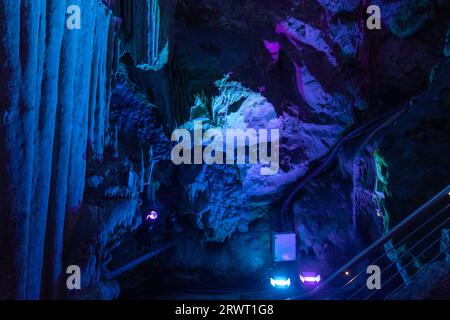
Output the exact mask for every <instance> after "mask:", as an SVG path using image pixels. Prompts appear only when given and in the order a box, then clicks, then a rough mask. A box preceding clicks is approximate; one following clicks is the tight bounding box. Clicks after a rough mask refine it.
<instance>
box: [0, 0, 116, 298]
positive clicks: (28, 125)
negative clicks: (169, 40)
mask: <svg viewBox="0 0 450 320" xmlns="http://www.w3.org/2000/svg"><path fill="white" fill-rule="evenodd" d="M70 4H76V5H79V6H80V7H81V8H82V13H83V24H82V26H83V27H82V29H81V30H69V29H67V28H66V23H65V19H66V9H67V2H66V1H61V0H22V1H17V0H4V1H1V2H0V32H1V34H2V42H1V43H0V56H1V60H2V61H3V62H2V64H1V66H0V72H1V73H2V80H1V82H0V84H1V88H0V97H1V99H0V100H1V109H0V112H1V114H0V119H1V122H0V139H1V140H0V148H1V152H2V154H3V155H4V156H3V157H2V159H1V160H0V183H1V184H2V186H4V188H5V189H4V192H2V195H1V197H0V208H1V210H0V228H1V230H2V233H1V234H0V249H1V252H2V257H1V258H0V259H1V261H0V274H1V275H2V276H0V296H1V297H4V296H5V294H6V297H9V298H20V299H24V298H30V299H37V298H39V297H40V293H41V292H42V288H41V287H42V285H44V286H45V287H46V288H45V290H44V291H46V292H47V291H49V290H50V291H52V292H53V293H56V292H57V291H56V290H55V289H56V288H58V287H59V285H60V281H61V270H62V268H63V265H62V256H63V236H64V222H65V220H66V213H67V212H68V213H70V212H72V211H73V208H74V207H77V208H78V207H79V206H80V204H81V202H82V196H83V192H84V183H85V182H84V177H85V170H86V163H85V159H86V157H85V156H84V154H85V150H86V148H87V144H88V143H87V142H88V138H92V143H91V146H92V147H93V150H94V154H95V155H97V157H98V158H100V159H101V157H102V155H103V147H104V140H105V139H104V134H105V131H106V130H107V124H108V117H107V114H108V112H109V110H108V106H109V96H110V92H111V89H110V87H111V84H112V75H113V69H114V66H115V65H117V64H115V59H116V58H115V57H113V56H112V55H113V54H114V52H116V50H117V48H118V46H117V44H116V43H115V41H117V35H116V34H115V32H116V30H115V26H114V22H113V18H112V14H111V11H110V10H108V9H106V7H105V6H104V4H103V3H102V2H101V1H99V0H95V1H92V0H73V1H71V2H70ZM18 30H20V32H18ZM91 66H92V68H91ZM94 84H95V85H94ZM88 114H89V117H88ZM88 119H89V121H90V122H89V126H88ZM88 132H89V135H88ZM49 199H50V200H49ZM44 252H45V255H44ZM43 265H45V266H46V267H48V268H47V269H46V270H44V272H45V274H46V275H47V276H48V277H46V278H45V279H43V278H42V274H43ZM4 275H8V276H7V277H5V276H4Z"/></svg>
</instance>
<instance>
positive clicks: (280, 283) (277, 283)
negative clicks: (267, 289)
mask: <svg viewBox="0 0 450 320" xmlns="http://www.w3.org/2000/svg"><path fill="white" fill-rule="evenodd" d="M270 284H271V285H272V287H274V288H278V289H286V288H289V287H290V286H291V279H290V278H286V277H274V278H270Z"/></svg>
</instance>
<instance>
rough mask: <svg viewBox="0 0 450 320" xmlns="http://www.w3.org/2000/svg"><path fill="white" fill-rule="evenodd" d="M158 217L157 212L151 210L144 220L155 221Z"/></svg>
mask: <svg viewBox="0 0 450 320" xmlns="http://www.w3.org/2000/svg"><path fill="white" fill-rule="evenodd" d="M156 219H158V213H157V212H156V211H154V210H152V211H151V212H150V213H149V214H147V216H146V217H145V220H147V221H155V220H156Z"/></svg>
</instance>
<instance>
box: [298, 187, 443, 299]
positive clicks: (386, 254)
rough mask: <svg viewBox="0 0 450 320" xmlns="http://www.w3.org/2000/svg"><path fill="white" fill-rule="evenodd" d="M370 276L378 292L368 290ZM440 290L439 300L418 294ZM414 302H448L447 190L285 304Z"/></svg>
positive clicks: (370, 281) (370, 280)
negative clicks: (337, 301)
mask: <svg viewBox="0 0 450 320" xmlns="http://www.w3.org/2000/svg"><path fill="white" fill-rule="evenodd" d="M369 266H376V267H372V268H369V270H368V267H369ZM377 267H379V269H378V270H379V272H378V273H377V272H376V271H375V273H374V271H373V269H374V268H375V269H377ZM374 275H375V276H379V279H380V282H379V283H380V284H381V286H380V287H379V288H376V289H369V287H368V282H369V283H372V280H374V278H373V276H374ZM375 282H376V281H375ZM442 284H445V285H444V287H445V288H444V289H443V290H444V291H445V292H444V294H442V292H441V294H440V296H438V297H430V296H426V295H425V292H421V291H424V290H425V291H427V290H428V291H429V292H432V289H433V288H430V286H433V287H439V286H440V285H442ZM441 289H442V288H441ZM447 290H448V291H447ZM413 298H417V299H423V298H438V299H441V298H442V299H450V185H449V186H447V187H446V188H444V189H443V190H442V191H440V192H439V193H438V194H436V195H435V196H434V197H432V198H431V199H430V200H428V201H427V202H426V203H425V204H423V205H422V206H421V207H420V208H418V209H417V210H416V211H414V212H413V213H412V214H410V215H409V216H408V217H407V218H406V219H404V220H403V221H402V222H400V223H399V224H398V225H397V226H396V227H395V228H393V229H392V230H391V231H390V232H389V233H387V234H385V235H384V236H383V237H381V238H380V239H378V240H377V241H375V242H374V243H373V244H372V245H371V246H369V247H368V248H367V249H366V250H364V251H363V252H361V253H360V254H358V255H357V256H356V257H354V258H353V259H352V260H351V261H349V262H348V263H347V264H345V265H344V266H342V268H340V269H339V270H337V271H336V272H335V273H334V274H332V275H331V276H330V277H328V278H327V279H326V280H325V281H323V282H322V283H321V284H320V285H318V286H317V287H315V288H314V289H312V290H310V291H308V292H307V293H305V294H302V295H300V296H296V297H292V298H290V300H316V299H327V300H390V299H413Z"/></svg>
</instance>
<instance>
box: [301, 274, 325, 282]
mask: <svg viewBox="0 0 450 320" xmlns="http://www.w3.org/2000/svg"><path fill="white" fill-rule="evenodd" d="M299 276H300V281H301V282H303V283H304V284H317V283H319V282H320V280H321V279H320V274H317V273H315V272H301V273H300V275H299Z"/></svg>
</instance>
